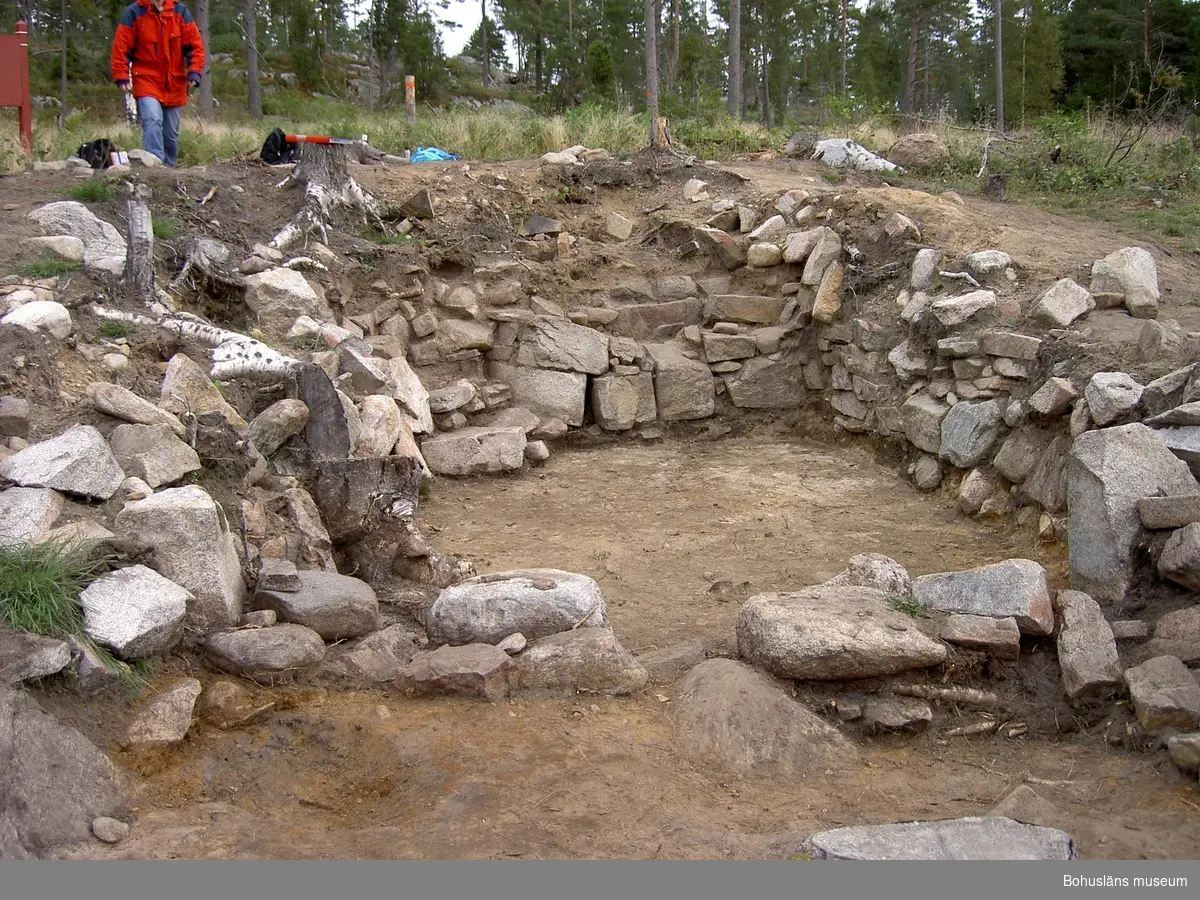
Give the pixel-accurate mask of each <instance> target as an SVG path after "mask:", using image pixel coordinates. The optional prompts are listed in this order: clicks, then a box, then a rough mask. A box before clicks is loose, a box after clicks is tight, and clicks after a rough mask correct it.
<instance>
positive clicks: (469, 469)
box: [421, 426, 527, 475]
mask: <svg viewBox="0 0 1200 900" xmlns="http://www.w3.org/2000/svg"><path fill="white" fill-rule="evenodd" d="M526 443H527V440H526V436H525V430H524V429H523V428H495V427H490V426H476V427H472V428H463V429H460V430H458V431H454V432H451V433H449V434H438V435H434V436H433V437H431V438H426V439H425V440H424V441H423V442H422V444H421V453H422V454H423V455H424V457H425V462H426V464H427V465H428V466H429V470H430V471H431V472H433V473H434V474H435V475H481V474H495V473H499V472H513V471H516V470H518V469H520V468H521V466H522V465H523V464H524V461H525V446H526Z"/></svg>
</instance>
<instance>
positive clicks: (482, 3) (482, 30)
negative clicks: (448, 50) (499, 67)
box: [479, 0, 491, 85]
mask: <svg viewBox="0 0 1200 900" xmlns="http://www.w3.org/2000/svg"><path fill="white" fill-rule="evenodd" d="M479 8H480V9H481V10H482V11H483V15H482V17H481V18H480V19H479V36H480V43H481V44H482V46H483V59H482V60H481V61H482V62H483V83H484V84H485V85H486V84H487V83H488V80H489V79H490V77H491V76H490V73H489V72H488V45H487V37H488V35H487V0H479Z"/></svg>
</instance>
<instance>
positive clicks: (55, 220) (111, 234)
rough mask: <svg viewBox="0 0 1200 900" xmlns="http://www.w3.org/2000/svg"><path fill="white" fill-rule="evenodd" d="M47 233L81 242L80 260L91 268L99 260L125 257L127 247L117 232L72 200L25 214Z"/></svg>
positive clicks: (51, 204)
mask: <svg viewBox="0 0 1200 900" xmlns="http://www.w3.org/2000/svg"><path fill="white" fill-rule="evenodd" d="M29 218H30V219H32V220H33V221H34V222H36V223H37V224H38V225H40V226H41V229H42V233H43V234H45V235H48V236H57V235H67V236H69V237H74V238H78V239H79V240H81V241H82V242H83V262H84V265H86V266H87V267H88V268H92V267H93V266H94V265H96V264H97V263H98V262H100V261H101V260H106V259H111V258H113V257H117V258H120V259H121V260H124V259H125V256H126V254H127V253H128V246H127V245H126V243H125V238H124V237H122V236H121V232H120V231H118V230H117V229H116V228H114V227H113V226H112V225H110V224H108V223H107V222H105V221H102V220H101V219H99V218H98V217H97V216H96V215H95V214H94V213H93V212H92V211H91V210H90V209H88V208H87V207H86V206H84V205H83V204H82V203H78V202H76V201H74V200H61V201H58V202H56V203H47V204H46V205H45V206H42V207H39V208H38V209H35V210H33V212H31V213H29Z"/></svg>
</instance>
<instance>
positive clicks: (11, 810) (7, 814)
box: [0, 685, 129, 859]
mask: <svg viewBox="0 0 1200 900" xmlns="http://www.w3.org/2000/svg"><path fill="white" fill-rule="evenodd" d="M0 771H2V772H4V775H5V790H4V792H3V794H2V795H0V856H3V857H4V858H5V859H30V858H43V859H44V858H51V857H53V856H55V855H57V853H56V851H57V848H60V847H62V848H67V847H71V846H74V845H78V844H80V843H83V842H86V841H88V840H90V837H91V823H92V821H93V820H95V819H96V818H98V817H100V816H110V817H113V818H121V817H127V816H128V815H129V809H128V806H127V805H126V803H125V799H124V796H123V793H124V791H123V787H124V786H123V780H122V776H121V774H120V772H119V770H118V769H117V768H116V766H115V765H113V763H112V762H111V761H110V760H109V758H108V757H107V756H106V755H105V754H104V753H103V752H101V751H100V750H99V749H98V748H97V747H96V746H95V745H94V744H92V743H91V742H90V741H89V740H88V739H87V738H85V737H84V736H83V735H82V734H80V733H79V732H78V731H76V730H75V729H74V728H71V727H70V726H68V725H65V724H63V723H61V722H59V721H58V720H57V719H56V718H55V717H54V716H51V715H49V714H48V713H47V712H46V711H45V710H44V709H42V707H41V706H39V705H38V703H37V702H36V701H35V700H34V698H33V696H32V694H30V693H28V692H26V691H23V690H17V689H11V688H7V687H4V686H3V685H0Z"/></svg>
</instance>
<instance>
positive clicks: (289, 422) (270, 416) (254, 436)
mask: <svg viewBox="0 0 1200 900" xmlns="http://www.w3.org/2000/svg"><path fill="white" fill-rule="evenodd" d="M308 415H309V413H308V406H307V404H305V403H304V401H303V400H294V399H286V400H277V401H276V402H274V403H272V404H271V405H270V406H268V407H267V408H266V409H264V410H263V411H262V412H260V413H259V414H258V415H257V416H255V417H254V419H253V420H251V422H250V427H249V428H248V429H247V432H246V436H247V438H248V439H249V440H250V442H251V443H252V444H254V446H255V448H256V449H257V450H258V452H259V453H261V454H262V455H263V456H274V455H275V453H276V451H278V450H279V448H280V447H282V446H283V445H284V444H286V443H287V442H288V441H289V440H291V439H292V438H294V437H295V436H296V435H298V434H300V433H301V432H302V431H304V429H305V426H307V425H308Z"/></svg>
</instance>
